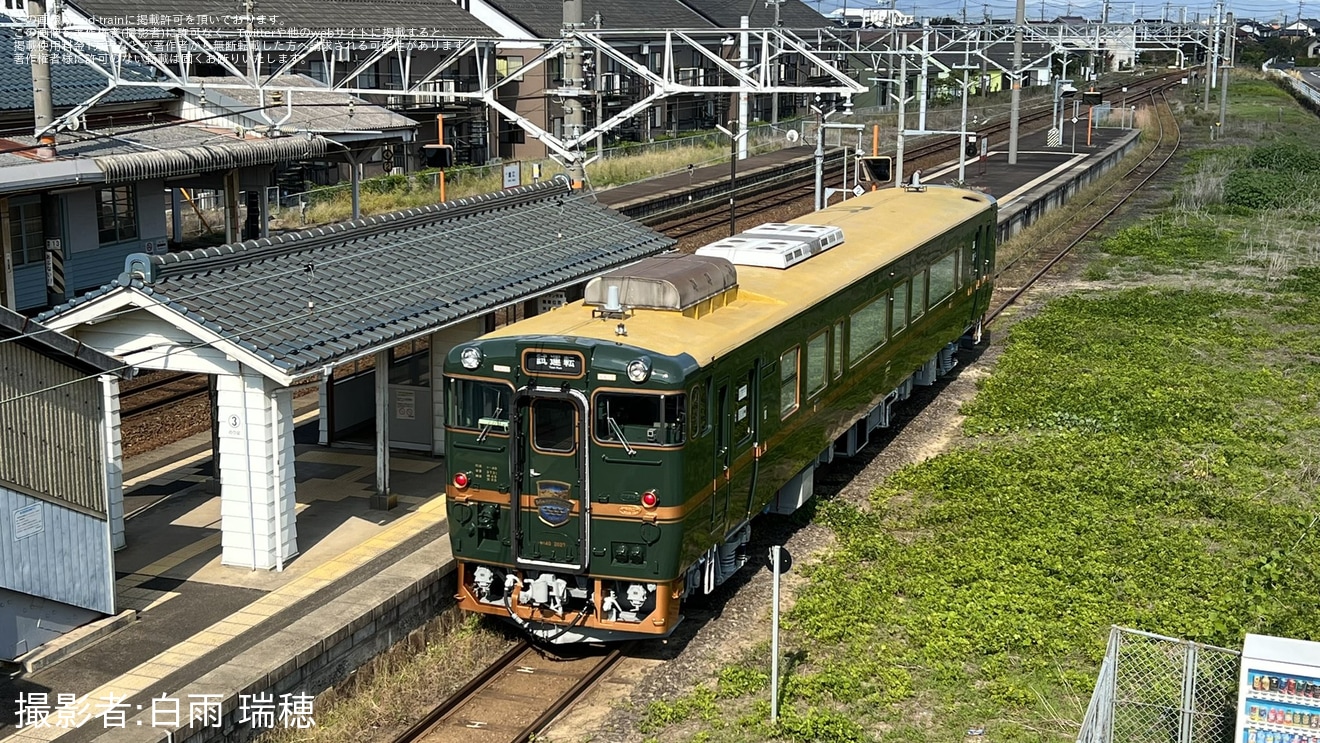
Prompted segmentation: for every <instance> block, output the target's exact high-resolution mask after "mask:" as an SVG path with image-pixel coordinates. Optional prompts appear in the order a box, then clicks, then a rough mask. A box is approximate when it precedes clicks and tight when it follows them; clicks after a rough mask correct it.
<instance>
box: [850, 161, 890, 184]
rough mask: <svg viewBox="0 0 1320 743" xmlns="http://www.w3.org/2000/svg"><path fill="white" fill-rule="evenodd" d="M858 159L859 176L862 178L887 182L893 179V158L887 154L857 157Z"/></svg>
mask: <svg viewBox="0 0 1320 743" xmlns="http://www.w3.org/2000/svg"><path fill="white" fill-rule="evenodd" d="M857 159H858V161H860V162H861V164H862V172H861V176H862V179H863V180H868V181H871V182H872V183H888V182H889V181H892V180H894V160H893V158H891V157H889V156H887V155H886V156H881V157H859V158H857Z"/></svg>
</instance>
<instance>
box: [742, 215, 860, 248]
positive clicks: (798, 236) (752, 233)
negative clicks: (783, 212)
mask: <svg viewBox="0 0 1320 743" xmlns="http://www.w3.org/2000/svg"><path fill="white" fill-rule="evenodd" d="M739 236H740V237H770V238H774V239H777V240H800V241H801V242H804V243H807V244H809V245H811V246H812V248H811V253H812V255H815V254H816V253H819V252H820V251H822V250H829V249H830V248H832V247H834V246H835V245H838V244H840V243H842V242H843V229H842V228H840V227H835V226H834V225H824V224H789V223H787V222H767V223H765V224H763V225H761V226H759V227H753V228H752V229H750V230H745V231H744V232H742V233H740V235H739Z"/></svg>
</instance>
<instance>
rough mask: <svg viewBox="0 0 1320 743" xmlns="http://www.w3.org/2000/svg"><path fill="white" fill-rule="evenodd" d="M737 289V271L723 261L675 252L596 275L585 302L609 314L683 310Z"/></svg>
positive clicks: (590, 284)
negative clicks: (632, 311)
mask: <svg viewBox="0 0 1320 743" xmlns="http://www.w3.org/2000/svg"><path fill="white" fill-rule="evenodd" d="M737 286H738V270H737V269H736V268H734V267H733V264H732V263H730V262H729V261H727V260H725V259H724V258H722V257H711V256H701V255H686V254H681V253H672V254H668V255H657V256H652V257H650V258H644V259H642V260H640V261H638V262H636V263H634V264H632V265H630V266H624V267H623V268H618V269H615V270H613V271H610V272H609V273H607V274H604V275H602V276H597V277H596V278H594V279H592V280H591V281H588V282H587V288H586V290H585V292H584V295H583V302H584V303H586V304H588V305H593V306H596V307H600V308H602V311H603V312H604V313H607V314H608V313H612V312H619V311H622V310H627V309H652V310H680V311H682V310H686V309H688V308H689V307H692V306H694V305H696V304H698V303H700V302H702V301H705V300H707V299H710V298H711V297H714V296H717V295H719V294H722V293H724V292H727V291H729V290H730V289H733V288H735V287H737ZM611 300H615V301H614V302H612V301H611ZM610 305H614V306H610Z"/></svg>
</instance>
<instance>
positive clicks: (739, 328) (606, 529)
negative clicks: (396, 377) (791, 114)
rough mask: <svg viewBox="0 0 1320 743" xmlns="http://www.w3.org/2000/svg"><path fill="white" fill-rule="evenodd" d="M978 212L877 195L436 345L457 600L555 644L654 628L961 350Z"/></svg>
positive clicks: (633, 269)
mask: <svg viewBox="0 0 1320 743" xmlns="http://www.w3.org/2000/svg"><path fill="white" fill-rule="evenodd" d="M995 214H996V205H995V202H994V199H993V198H991V197H989V196H987V195H985V194H981V193H977V192H973V191H965V190H960V189H952V188H941V187H930V188H928V189H925V190H923V191H908V190H905V189H888V190H883V191H877V192H873V193H870V194H866V195H864V196H862V197H859V198H856V199H851V200H849V201H847V202H844V203H843V204H840V205H838V206H833V207H830V208H827V209H825V210H823V211H819V212H816V213H814V214H811V215H808V216H806V217H804V218H802V219H800V220H797V221H795V222H792V223H785V224H768V225H762V226H760V227H758V228H756V229H753V230H749V231H747V232H744V233H741V234H739V235H738V236H736V237H733V238H728V239H726V240H721V241H719V242H717V243H714V244H712V245H709V246H706V247H704V248H702V249H700V250H698V251H697V253H696V254H695V255H682V254H669V255H663V256H658V257H654V258H649V259H646V260H643V261H641V262H639V263H636V264H633V265H631V266H627V267H625V268H622V269H619V270H616V271H614V272H612V273H609V274H606V275H604V276H602V277H599V278H596V279H593V280H592V281H591V282H590V283H589V284H588V285H587V287H586V291H585V298H584V300H583V301H582V302H580V303H576V304H573V305H569V306H565V307H561V308H559V309H555V310H553V311H550V312H548V313H546V314H543V315H539V316H537V317H532V318H529V319H527V320H524V321H521V322H517V323H513V324H511V325H508V326H506V327H504V328H501V329H499V330H496V331H495V332H493V333H489V334H487V335H485V336H482V337H481V338H478V339H476V340H475V341H472V342H470V343H465V344H462V345H460V346H458V347H456V348H454V349H453V350H452V351H451V352H450V353H449V355H448V357H447V359H446V362H445V381H444V387H445V390H444V393H445V397H446V407H447V419H446V435H445V454H446V457H447V461H448V465H449V471H450V472H451V473H453V476H452V480H451V482H450V483H449V485H448V487H447V496H448V513H449V524H450V538H451V540H452V544H453V551H454V556H455V558H456V559H457V561H458V563H459V570H458V581H459V601H460V605H461V606H462V608H463V609H465V610H468V611H474V612H483V613H487V614H494V615H499V616H502V617H506V618H508V619H510V620H512V621H514V622H516V623H518V624H520V625H522V626H523V627H525V628H526V629H527V630H528V631H529V632H531V633H533V634H535V635H537V636H539V637H541V638H543V639H546V640H551V641H554V642H561V643H564V642H578V641H600V640H611V639H624V638H631V637H647V636H649V637H656V636H664V635H667V634H669V633H670V632H671V631H672V630H673V629H674V627H675V626H676V625H677V623H678V622H679V621H680V620H681V618H682V602H683V600H684V599H685V598H687V597H688V596H691V595H693V594H700V593H709V592H710V591H712V590H714V588H715V587H716V586H717V585H719V584H720V583H722V582H723V581H724V580H726V579H727V578H728V577H729V576H730V575H731V574H732V573H733V572H734V571H735V570H737V569H738V567H740V566H741V565H742V564H743V562H745V560H746V555H745V554H744V550H745V545H746V544H747V541H748V539H749V536H750V524H751V519H752V517H754V516H756V515H757V514H759V513H761V512H763V511H767V510H768V511H774V512H778V513H789V512H792V511H793V510H794V509H796V508H797V507H799V506H800V505H801V504H802V503H804V502H805V501H806V500H807V499H808V498H810V497H811V494H812V475H813V472H814V470H815V468H816V466H817V465H818V464H820V463H823V462H828V461H830V460H831V459H833V458H834V457H835V456H847V455H851V454H853V453H854V452H855V451H856V450H857V449H859V448H860V447H861V446H863V445H865V443H866V441H867V439H868V437H869V434H870V433H871V432H872V431H873V430H874V429H876V428H879V427H883V426H886V425H888V417H889V411H890V406H891V405H892V404H893V403H895V402H897V401H898V400H901V399H903V398H905V397H907V395H908V394H909V393H910V391H911V389H912V387H913V386H914V385H919V384H931V383H933V382H934V380H935V379H936V377H937V376H939V375H940V374H941V373H944V372H947V371H948V370H949V369H950V368H952V367H953V364H954V363H955V362H954V353H955V351H956V349H957V348H958V342H959V341H960V339H965V338H967V337H969V336H973V337H976V338H977V339H979V332H980V325H981V320H982V318H983V317H984V315H985V312H986V310H987V307H988V304H989V300H990V292H991V289H992V285H991V280H992V276H993V269H994V258H995V245H994V237H995Z"/></svg>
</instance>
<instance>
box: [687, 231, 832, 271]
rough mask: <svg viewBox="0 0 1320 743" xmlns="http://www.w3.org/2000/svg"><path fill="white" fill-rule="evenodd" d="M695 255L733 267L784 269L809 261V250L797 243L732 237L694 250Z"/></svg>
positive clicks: (802, 243)
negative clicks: (730, 264) (728, 263)
mask: <svg viewBox="0 0 1320 743" xmlns="http://www.w3.org/2000/svg"><path fill="white" fill-rule="evenodd" d="M697 255H704V256H708V257H712V258H724V259H725V260H728V261H729V262H730V263H733V264H734V265H736V266H760V267H762V268H788V267H789V266H794V265H797V264H799V263H801V262H802V261H805V260H806V259H808V258H810V257H811V255H812V250H811V245H809V244H807V243H805V242H802V241H801V240H775V239H773V238H765V237H745V236H743V235H734V236H733V237H726V238H724V239H723V240H717V241H715V242H713V243H711V244H710V245H707V246H705V247H701V248H697Z"/></svg>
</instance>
